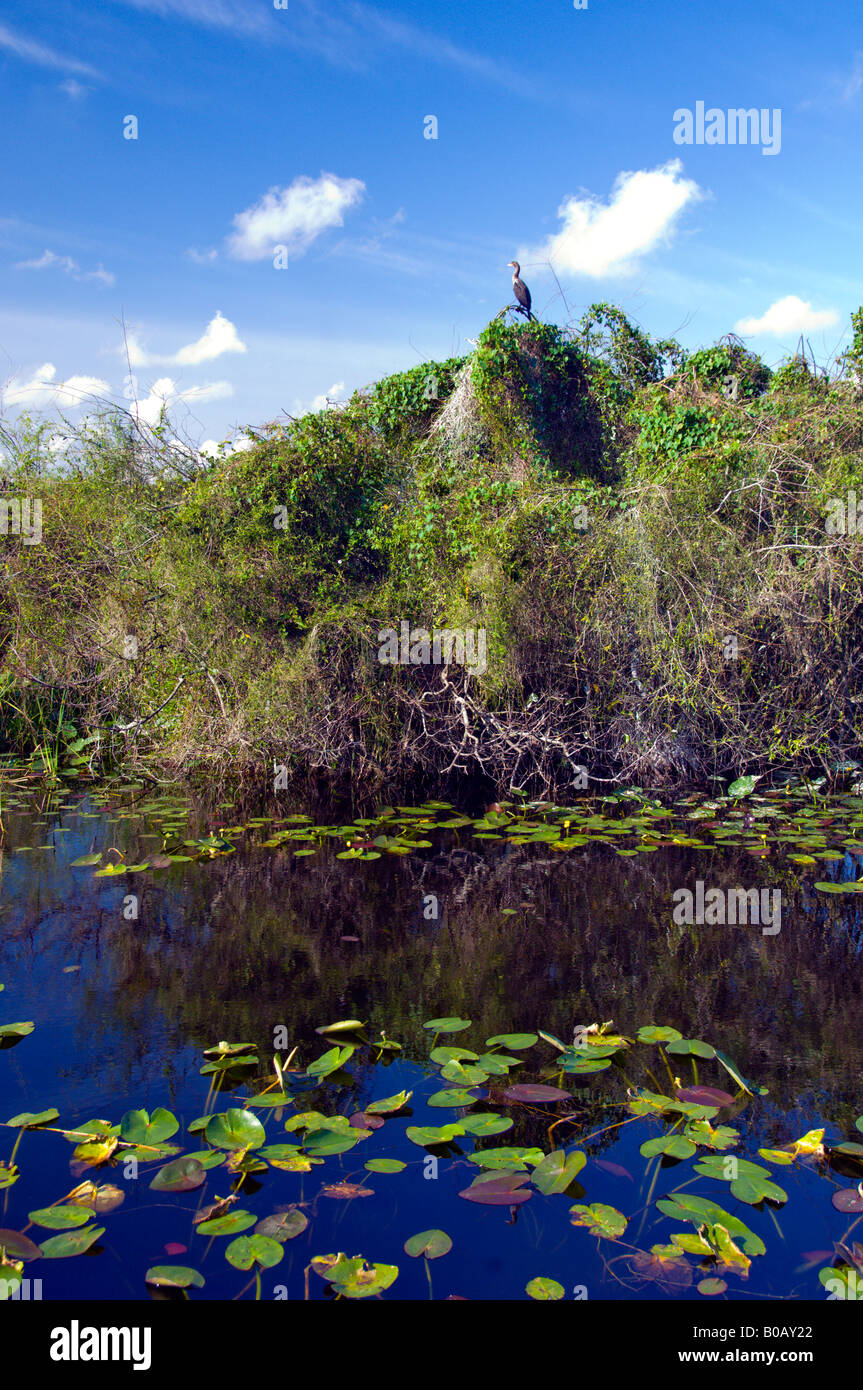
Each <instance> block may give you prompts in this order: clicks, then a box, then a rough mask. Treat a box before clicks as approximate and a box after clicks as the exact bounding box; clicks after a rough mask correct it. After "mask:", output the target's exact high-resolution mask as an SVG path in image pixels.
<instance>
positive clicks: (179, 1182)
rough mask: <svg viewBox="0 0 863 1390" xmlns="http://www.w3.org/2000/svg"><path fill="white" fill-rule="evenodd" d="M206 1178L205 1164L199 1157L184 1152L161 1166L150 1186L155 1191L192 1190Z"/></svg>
mask: <svg viewBox="0 0 863 1390" xmlns="http://www.w3.org/2000/svg"><path fill="white" fill-rule="evenodd" d="M205 1178H206V1171H205V1169H204V1165H203V1164H202V1163H201V1162H200V1161H199V1160H198V1159H197V1158H193V1157H191V1156H190V1155H189V1154H184V1156H183V1157H182V1158H175V1159H174V1161H173V1162H172V1163H166V1164H165V1166H164V1168H160V1169H159V1171H158V1173H157V1174H156V1176H155V1177H154V1178H153V1180H152V1182H151V1183H150V1187H151V1189H152V1190H153V1191H154V1192H192V1191H194V1189H195V1188H196V1187H201V1186H203V1183H204V1179H205Z"/></svg>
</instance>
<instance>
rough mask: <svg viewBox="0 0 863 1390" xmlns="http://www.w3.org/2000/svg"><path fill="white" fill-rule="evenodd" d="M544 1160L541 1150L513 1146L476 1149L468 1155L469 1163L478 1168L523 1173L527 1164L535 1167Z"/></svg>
mask: <svg viewBox="0 0 863 1390" xmlns="http://www.w3.org/2000/svg"><path fill="white" fill-rule="evenodd" d="M544 1158H545V1154H544V1153H543V1151H542V1149H538V1148H530V1147H524V1146H522V1145H517V1144H515V1145H511V1146H502V1147H500V1148H496V1149H476V1150H474V1152H473V1153H472V1154H471V1155H470V1162H471V1163H475V1164H476V1165H477V1167H478V1168H506V1169H511V1170H514V1171H516V1172H523V1171H524V1170H525V1168H526V1167H527V1165H528V1164H530V1165H531V1167H536V1166H537V1165H539V1164H540V1163H542V1161H543V1159H544Z"/></svg>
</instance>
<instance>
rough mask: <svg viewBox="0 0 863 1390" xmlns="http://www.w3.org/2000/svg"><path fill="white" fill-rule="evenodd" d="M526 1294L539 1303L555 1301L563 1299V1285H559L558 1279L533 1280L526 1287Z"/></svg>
mask: <svg viewBox="0 0 863 1390" xmlns="http://www.w3.org/2000/svg"><path fill="white" fill-rule="evenodd" d="M524 1291H525V1293H526V1294H528V1295H529V1296H530V1297H531V1298H535V1299H536V1300H537V1302H546V1301H549V1300H550V1301H554V1302H557V1300H558V1299H561V1298H563V1295H564V1288H563V1284H559V1283H558V1282H557V1280H556V1279H531V1281H530V1283H529V1284H526V1285H525V1290H524Z"/></svg>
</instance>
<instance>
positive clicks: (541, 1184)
mask: <svg viewBox="0 0 863 1390" xmlns="http://www.w3.org/2000/svg"><path fill="white" fill-rule="evenodd" d="M586 1162H587V1155H586V1154H583V1153H582V1152H581V1150H580V1149H574V1150H573V1151H572V1152H571V1153H569V1154H567V1153H566V1152H565V1151H564V1150H563V1149H555V1150H554V1152H553V1153H550V1154H546V1156H545V1158H544V1159H543V1160H542V1162H541V1163H540V1164H538V1166H537V1167H536V1168H535V1169H534V1171H533V1178H532V1182H533V1184H534V1187H538V1188H539V1190H540V1192H541V1193H542V1194H543V1195H544V1196H546V1197H548V1196H550V1195H551V1194H552V1193H556V1192H565V1191H566V1189H567V1188H568V1187H569V1185H570V1183H572V1182H574V1181H575V1179H576V1177H577V1176H578V1174H579V1173H580V1172H581V1170H582V1168H583V1167H584V1165H585V1163H586Z"/></svg>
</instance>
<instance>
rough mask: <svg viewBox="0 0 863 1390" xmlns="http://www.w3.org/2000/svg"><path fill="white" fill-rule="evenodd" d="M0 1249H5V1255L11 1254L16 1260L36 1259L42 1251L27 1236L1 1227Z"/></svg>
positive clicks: (0, 1266)
mask: <svg viewBox="0 0 863 1390" xmlns="http://www.w3.org/2000/svg"><path fill="white" fill-rule="evenodd" d="M0 1249H3V1250H5V1251H6V1254H7V1255H12V1256H13V1257H14V1258H15V1259H16V1260H38V1259H39V1256H40V1255H41V1253H42V1251H41V1250H40V1249H39V1246H38V1245H35V1244H34V1243H33V1241H32V1240H31V1239H30V1238H29V1236H25V1235H22V1233H21V1232H20V1231H7V1230H2V1229H0ZM0 1268H2V1265H0Z"/></svg>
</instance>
